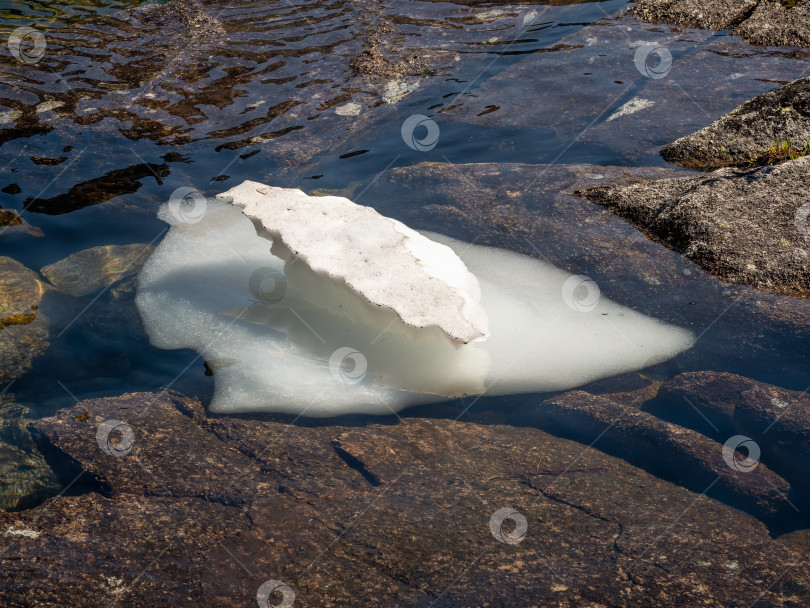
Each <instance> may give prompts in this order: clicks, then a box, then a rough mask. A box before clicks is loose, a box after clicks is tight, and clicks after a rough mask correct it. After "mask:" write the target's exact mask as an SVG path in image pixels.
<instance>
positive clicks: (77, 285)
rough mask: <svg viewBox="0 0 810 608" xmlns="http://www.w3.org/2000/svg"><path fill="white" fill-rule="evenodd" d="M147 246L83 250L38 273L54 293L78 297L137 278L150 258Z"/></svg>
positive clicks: (137, 245) (105, 247)
mask: <svg viewBox="0 0 810 608" xmlns="http://www.w3.org/2000/svg"><path fill="white" fill-rule="evenodd" d="M152 251H153V250H152V248H151V247H150V246H149V245H141V244H136V245H105V246H103V247H93V248H92V249H85V250H84V251H79V252H77V253H74V254H72V255H69V256H68V257H66V258H65V259H63V260H59V261H58V262H56V263H54V264H50V265H48V266H45V267H44V268H42V269H41V270H40V272H41V273H42V275H43V276H44V277H45V278H46V279H48V280H49V281H50V282H51V283H52V284H53V285H55V286H56V288H57V289H59V290H60V291H63V292H65V293H68V294H70V295H72V296H75V297H77V298H78V297H82V296H86V295H89V294H91V293H93V292H94V291H98V290H99V289H102V288H104V287H109V286H110V285H112V284H114V283H117V282H118V281H120V280H122V279H125V278H127V277H131V276H132V275H134V274H137V273H138V272H139V271H140V269H141V267H142V266H143V263H144V262H145V261H146V258H148V257H149V256H150V255H151V254H152Z"/></svg>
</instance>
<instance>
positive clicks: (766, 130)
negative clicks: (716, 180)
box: [661, 77, 810, 170]
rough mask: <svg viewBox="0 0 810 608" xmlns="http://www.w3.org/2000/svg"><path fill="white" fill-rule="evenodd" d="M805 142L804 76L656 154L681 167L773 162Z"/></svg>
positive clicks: (807, 90)
mask: <svg viewBox="0 0 810 608" xmlns="http://www.w3.org/2000/svg"><path fill="white" fill-rule="evenodd" d="M788 142H789V146H790V148H789V149H788V147H787V146H788ZM805 144H810V77H808V78H801V79H799V80H796V81H794V82H792V83H790V84H788V85H786V86H784V87H782V88H781V89H777V90H776V91H772V92H771V93H766V94H764V95H760V96H758V97H755V98H754V99H751V100H750V101H747V102H745V103H744V104H742V105H741V106H740V107H738V108H737V109H735V110H734V111H733V112H731V113H730V114H728V115H726V116H724V117H723V118H721V119H720V120H717V121H715V122H714V123H712V124H711V125H709V126H708V127H705V128H704V129H701V130H700V131H698V132H696V133H692V134H691V135H687V136H685V137H681V138H680V139H678V140H677V141H675V142H673V143H672V144H670V145H668V146H667V147H665V148H664V149H663V150H662V151H661V154H662V155H663V157H664V158H665V159H666V160H667V161H669V162H671V163H675V164H676V165H680V166H682V167H688V168H690V169H701V170H711V169H717V168H719V167H728V166H750V165H755V164H775V163H777V162H779V161H782V160H789V159H790V157H791V155H794V154H795V155H801V154H804V153H805V151H804V150H803V148H804V146H805ZM808 151H810V149H808Z"/></svg>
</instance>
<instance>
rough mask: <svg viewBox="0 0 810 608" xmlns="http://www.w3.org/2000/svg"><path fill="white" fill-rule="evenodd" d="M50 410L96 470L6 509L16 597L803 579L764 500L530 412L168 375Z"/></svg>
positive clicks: (798, 557)
mask: <svg viewBox="0 0 810 608" xmlns="http://www.w3.org/2000/svg"><path fill="white" fill-rule="evenodd" d="M111 419H116V420H121V421H122V422H123V423H125V424H127V425H129V427H130V428H131V431H132V435H131V436H132V437H133V441H132V445H131V450H129V452H128V453H127V454H126V455H123V456H121V457H116V456H115V455H113V454H111V453H108V452H105V451H104V450H103V449H102V448H101V447H99V431H100V430H102V427H101V425H100V424H99V421H106V420H111ZM35 426H36V427H37V428H38V429H39V430H40V432H41V433H43V436H42V437H43V442H48V443H49V444H50V445H51V447H52V448H53V449H56V450H60V451H62V452H63V453H64V454H65V455H66V456H69V457H70V458H72V459H74V460H75V462H76V465H77V467H78V466H80V467H83V468H85V469H87V470H90V471H92V472H93V474H94V475H96V476H98V477H99V478H100V479H102V480H103V486H100V487H96V488H95V489H96V491H95V492H87V489H85V490H84V493H82V494H81V495H78V496H63V497H59V498H54V499H50V500H48V501H47V502H46V503H44V504H43V505H41V506H40V507H37V508H34V509H31V510H28V511H23V512H21V513H15V514H0V525H1V527H0V530H2V531H3V532H4V533H3V532H0V533H3V540H4V551H3V553H2V554H0V564H2V566H3V567H2V568H0V601H1V602H2V603H4V604H6V605H16V604H23V605H25V604H27V603H30V602H31V601H33V599H34V598H35V599H36V601H37V602H38V603H39V605H40V606H64V605H71V606H89V605H97V604H98V603H104V604H107V603H110V602H113V601H116V602H118V603H119V604H121V605H175V606H181V605H198V606H199V605H211V604H216V605H218V606H246V605H249V604H252V603H253V602H255V601H256V593H257V590H258V589H259V587H260V586H261V585H262V583H263V582H264V581H266V580H270V579H273V580H279V581H281V582H282V583H283V584H285V585H287V586H289V588H290V589H291V591H292V592H293V593H294V594H295V604H296V605H299V604H300V605H302V606H304V605H306V606H357V605H369V604H375V605H400V606H416V605H429V604H431V603H436V604H438V603H444V604H446V605H453V606H481V605H485V604H487V603H489V604H491V605H511V606H521V605H564V606H584V605H594V604H601V605H622V606H642V605H643V606H649V605H667V604H672V605H697V604H706V605H718V606H719V605H723V606H725V605H734V604H735V603H739V604H745V605H748V604H750V603H752V602H754V601H755V600H758V601H760V602H767V603H768V604H769V605H772V606H780V607H781V606H784V607H788V606H796V605H802V604H805V603H807V601H808V600H810V576H808V574H807V573H808V568H807V566H810V560H809V559H808V557H807V556H806V555H805V554H803V553H802V552H801V550H799V549H796V548H791V547H787V546H784V545H782V544H780V543H778V542H776V541H774V540H772V539H771V538H770V536H769V533H768V529H767V528H766V527H765V526H764V525H763V524H762V523H760V522H759V521H757V520H756V519H754V518H752V517H751V516H750V515H748V514H746V513H744V512H741V511H739V510H737V509H733V508H730V507H728V506H726V505H725V504H722V503H720V502H718V501H716V500H714V499H713V498H710V497H707V496H702V495H700V494H696V493H694V492H691V491H689V490H686V489H684V488H681V487H679V486H677V485H674V484H672V483H668V482H665V481H662V480H660V479H658V478H656V477H654V476H652V475H650V474H649V473H647V472H644V471H642V470H640V469H638V468H635V467H633V466H632V465H630V464H629V463H627V462H626V461H624V460H621V459H618V458H614V457H612V456H608V455H605V454H603V453H601V452H599V451H597V450H588V449H585V446H583V445H582V444H580V443H576V442H574V441H570V440H567V439H561V438H558V437H555V436H553V435H549V434H548V433H545V432H543V431H540V430H536V429H531V428H513V427H506V426H494V425H490V426H482V425H478V424H473V423H468V422H454V421H449V420H436V419H405V420H401V421H399V422H396V423H393V424H370V425H366V426H316V427H308V426H290V425H287V424H283V423H279V422H273V421H268V420H256V419H252V420H250V419H239V418H233V417H215V418H209V417H207V416H206V414H205V411H204V410H203V408H202V406H201V405H200V404H199V403H198V402H195V401H191V400H187V399H184V398H181V397H179V396H169V395H166V394H161V395H154V394H135V395H126V396H123V397H120V398H116V399H100V400H93V401H87V402H83V403H79V404H77V405H75V406H72V407H70V408H67V409H66V410H63V411H61V412H60V413H59V414H58V415H57V416H55V417H53V418H48V419H43V420H41V421H38V422H36V423H35ZM105 428H106V427H105ZM121 437H123V435H119V437H118V438H114V439H113V446H119V447H120V443H119V442H120V439H121ZM103 438H104V437H102V439H103ZM102 445H107V444H106V443H104V442H103V441H102ZM251 463H252V464H251ZM240 471H241V472H240ZM77 472H78V471H77ZM88 477H89V476H88V475H87V473H85V474H84V475H83V476H82V478H80V479H87V478H88ZM88 489H91V488H88ZM99 492H101V493H99ZM504 507H509V508H511V509H513V511H512V512H513V513H514V517H516V518H525V522H526V528H525V534H524V535H523V536H522V539H521V537H517V538H516V539H515V538H513V537H511V536H509V534H510V532H509V531H511V530H512V528H510V527H508V526H509V525H510V523H511V522H505V523H504V521H503V517H504V516H503V515H502V514H503V511H502V509H503V508H504ZM515 511H516V513H515ZM515 523H517V520H516V522H515ZM501 526H503V527H501ZM507 541H508V542H507ZM684 555H688V556H689V559H682V556H684ZM791 566H793V567H791ZM774 581H776V583H774ZM437 599H438V602H437Z"/></svg>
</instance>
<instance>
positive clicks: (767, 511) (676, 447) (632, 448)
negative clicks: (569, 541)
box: [536, 391, 795, 523]
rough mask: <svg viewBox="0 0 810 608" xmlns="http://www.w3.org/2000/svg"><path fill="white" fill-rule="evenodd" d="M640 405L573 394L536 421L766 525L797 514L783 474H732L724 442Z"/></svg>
mask: <svg viewBox="0 0 810 608" xmlns="http://www.w3.org/2000/svg"><path fill="white" fill-rule="evenodd" d="M639 405H640V404H635V405H630V406H628V405H622V404H619V403H617V402H615V401H612V400H610V399H608V398H606V397H603V396H599V395H591V394H589V393H586V392H583V391H573V392H570V393H565V394H564V395H561V396H559V397H554V398H552V399H548V400H547V401H544V402H543V403H542V404H541V405H540V406H539V408H538V409H537V414H536V415H537V419H536V420H537V422H538V423H539V424H540V425H541V426H542V428H544V429H546V430H549V431H550V432H553V433H555V434H562V435H563V436H566V437H571V438H573V439H577V440H579V441H581V442H582V443H585V444H587V445H590V446H592V447H595V448H596V449H599V450H603V451H605V452H607V453H609V454H613V455H615V456H618V457H620V458H626V459H627V460H628V461H629V462H631V463H632V464H634V465H636V466H638V467H641V468H643V469H645V470H647V471H650V472H651V473H653V474H656V475H659V476H661V477H664V478H666V479H669V480H671V481H674V482H676V483H679V484H680V485H684V486H686V487H688V488H689V489H690V490H692V491H694V492H706V493H707V494H708V495H709V496H714V497H721V498H722V499H724V500H726V501H729V502H731V503H732V504H737V505H740V507H741V508H743V509H745V510H747V511H749V512H751V513H753V514H755V515H756V516H757V517H759V518H761V519H763V520H765V521H769V522H771V523H777V522H778V523H784V522H783V521H781V520H783V519H784V518H786V516H793V515H794V513H795V512H794V511H793V507H792V506H791V503H790V499H789V498H788V495H789V494H790V490H791V487H790V484H788V483H787V482H786V481H785V480H784V479H782V478H781V477H779V475H777V474H775V473H774V472H773V471H771V470H769V469H768V468H767V467H766V466H764V465H762V466H758V467H757V468H756V470H755V471H737V470H734V469H732V468H731V467H730V466H728V465H727V464H726V462H724V459H723V445H722V443H718V442H716V441H714V440H712V439H709V438H708V437H706V436H704V435H701V434H700V433H698V432H696V431H693V430H690V429H687V428H683V427H680V426H678V425H676V424H671V423H669V422H665V421H663V420H660V419H658V418H656V417H655V416H653V415H652V414H649V413H647V412H645V411H641V410H639V409H638V406H639ZM729 436H730V435H729ZM727 438H728V437H726V439H727Z"/></svg>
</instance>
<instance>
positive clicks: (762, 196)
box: [579, 157, 810, 297]
mask: <svg viewBox="0 0 810 608" xmlns="http://www.w3.org/2000/svg"><path fill="white" fill-rule="evenodd" d="M808 169H810V157H802V158H797V159H795V160H791V161H786V162H784V163H782V164H780V165H777V166H775V167H762V168H759V169H756V170H754V171H749V172H744V171H741V170H734V169H718V170H717V171H714V172H712V173H710V174H709V175H706V176H700V177H692V178H676V179H665V180H655V181H648V180H641V181H639V182H637V183H633V184H629V185H617V186H602V187H598V188H594V189H590V190H584V191H581V192H579V194H581V195H583V196H585V197H587V198H588V199H590V200H592V201H593V202H595V203H598V204H600V205H603V206H605V207H607V208H608V209H610V210H611V211H613V212H614V213H616V214H618V215H620V216H622V217H624V218H626V219H627V220H628V221H630V222H632V223H633V224H634V225H635V226H636V227H638V228H639V229H640V230H642V231H643V232H645V233H646V234H648V235H650V236H652V237H654V238H656V239H658V240H659V241H661V242H662V243H664V244H666V245H668V246H670V247H673V248H675V249H676V250H679V251H682V252H683V254H684V255H685V256H686V257H687V258H689V259H690V260H692V261H694V262H695V263H696V264H699V265H700V266H702V267H703V268H705V269H706V270H708V271H709V272H711V273H712V274H715V275H717V276H719V277H720V278H722V279H724V280H726V281H729V282H732V283H741V284H744V285H752V286H754V287H756V288H758V289H763V290H767V291H771V292H774V293H780V294H788V295H798V296H802V297H807V296H808V295H810V265H809V264H808V262H810V232H808V222H807V217H806V216H807V215H808V213H810V209H807V199H806V196H805V195H804V193H805V192H807V191H808V188H810V172H808Z"/></svg>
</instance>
